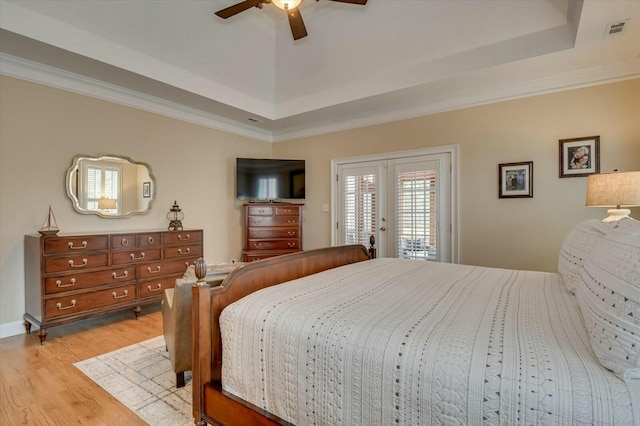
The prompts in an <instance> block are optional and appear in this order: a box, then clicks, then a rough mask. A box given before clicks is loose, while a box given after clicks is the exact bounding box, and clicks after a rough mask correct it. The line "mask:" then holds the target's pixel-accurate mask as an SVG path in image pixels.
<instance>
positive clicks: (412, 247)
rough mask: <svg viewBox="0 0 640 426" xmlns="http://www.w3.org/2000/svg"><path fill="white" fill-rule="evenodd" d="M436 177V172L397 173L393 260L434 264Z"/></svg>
mask: <svg viewBox="0 0 640 426" xmlns="http://www.w3.org/2000/svg"><path fill="white" fill-rule="evenodd" d="M436 176H437V173H436V171H435V170H417V171H404V172H403V171H399V172H397V173H396V182H395V184H396V238H397V241H396V242H397V244H396V247H397V253H396V257H400V258H405V259H421V260H436V252H437V225H438V206H437V185H436Z"/></svg>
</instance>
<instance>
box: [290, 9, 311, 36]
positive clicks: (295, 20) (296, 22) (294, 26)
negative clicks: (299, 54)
mask: <svg viewBox="0 0 640 426" xmlns="http://www.w3.org/2000/svg"><path fill="white" fill-rule="evenodd" d="M298 9H299V8H298V7H296V8H295V9H291V10H287V11H286V12H287V16H288V17H289V26H290V27H291V34H293V39H294V40H298V39H299V38H302V37H306V36H307V28H306V27H305V26H304V21H303V20H302V15H300V10H298Z"/></svg>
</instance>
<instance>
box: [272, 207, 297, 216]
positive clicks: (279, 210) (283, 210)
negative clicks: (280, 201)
mask: <svg viewBox="0 0 640 426" xmlns="http://www.w3.org/2000/svg"><path fill="white" fill-rule="evenodd" d="M299 215H300V206H277V207H276V216H296V217H297V216H299Z"/></svg>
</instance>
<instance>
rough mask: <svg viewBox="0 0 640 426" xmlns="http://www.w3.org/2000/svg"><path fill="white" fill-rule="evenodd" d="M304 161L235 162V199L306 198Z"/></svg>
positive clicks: (262, 159)
mask: <svg viewBox="0 0 640 426" xmlns="http://www.w3.org/2000/svg"><path fill="white" fill-rule="evenodd" d="M304 166H305V164H304V160H278V159H265V158H237V159H236V196H237V198H239V199H247V200H260V201H274V200H286V199H290V200H291V199H298V200H301V199H304V198H305V191H304V190H305V180H304Z"/></svg>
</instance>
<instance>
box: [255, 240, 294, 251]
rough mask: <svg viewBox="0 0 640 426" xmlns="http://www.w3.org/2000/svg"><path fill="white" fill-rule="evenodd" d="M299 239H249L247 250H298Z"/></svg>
mask: <svg viewBox="0 0 640 426" xmlns="http://www.w3.org/2000/svg"><path fill="white" fill-rule="evenodd" d="M299 249H300V241H299V240H296V239H291V240H258V241H252V240H249V244H248V247H247V250H299Z"/></svg>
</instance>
